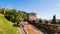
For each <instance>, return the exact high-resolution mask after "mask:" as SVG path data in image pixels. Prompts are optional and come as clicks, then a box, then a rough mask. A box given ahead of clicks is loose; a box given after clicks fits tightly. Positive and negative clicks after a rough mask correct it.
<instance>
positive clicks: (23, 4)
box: [0, 0, 60, 19]
mask: <svg viewBox="0 0 60 34" xmlns="http://www.w3.org/2000/svg"><path fill="white" fill-rule="evenodd" d="M0 6H1V7H4V8H7V7H8V6H10V7H11V9H12V8H14V9H17V10H23V11H26V12H28V13H29V12H35V13H37V18H42V19H52V17H53V15H54V14H56V18H57V19H60V0H0Z"/></svg>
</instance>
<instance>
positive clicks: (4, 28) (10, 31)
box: [0, 14, 19, 34]
mask: <svg viewBox="0 0 60 34" xmlns="http://www.w3.org/2000/svg"><path fill="white" fill-rule="evenodd" d="M0 34H19V29H18V27H14V26H13V23H12V22H10V21H8V20H7V19H6V18H5V17H4V15H2V14H0Z"/></svg>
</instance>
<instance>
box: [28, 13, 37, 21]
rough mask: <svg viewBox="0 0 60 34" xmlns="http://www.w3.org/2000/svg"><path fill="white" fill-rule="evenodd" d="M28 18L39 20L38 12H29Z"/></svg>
mask: <svg viewBox="0 0 60 34" xmlns="http://www.w3.org/2000/svg"><path fill="white" fill-rule="evenodd" d="M28 18H29V21H36V20H37V17H36V13H33V12H32V13H29V14H28Z"/></svg>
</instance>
